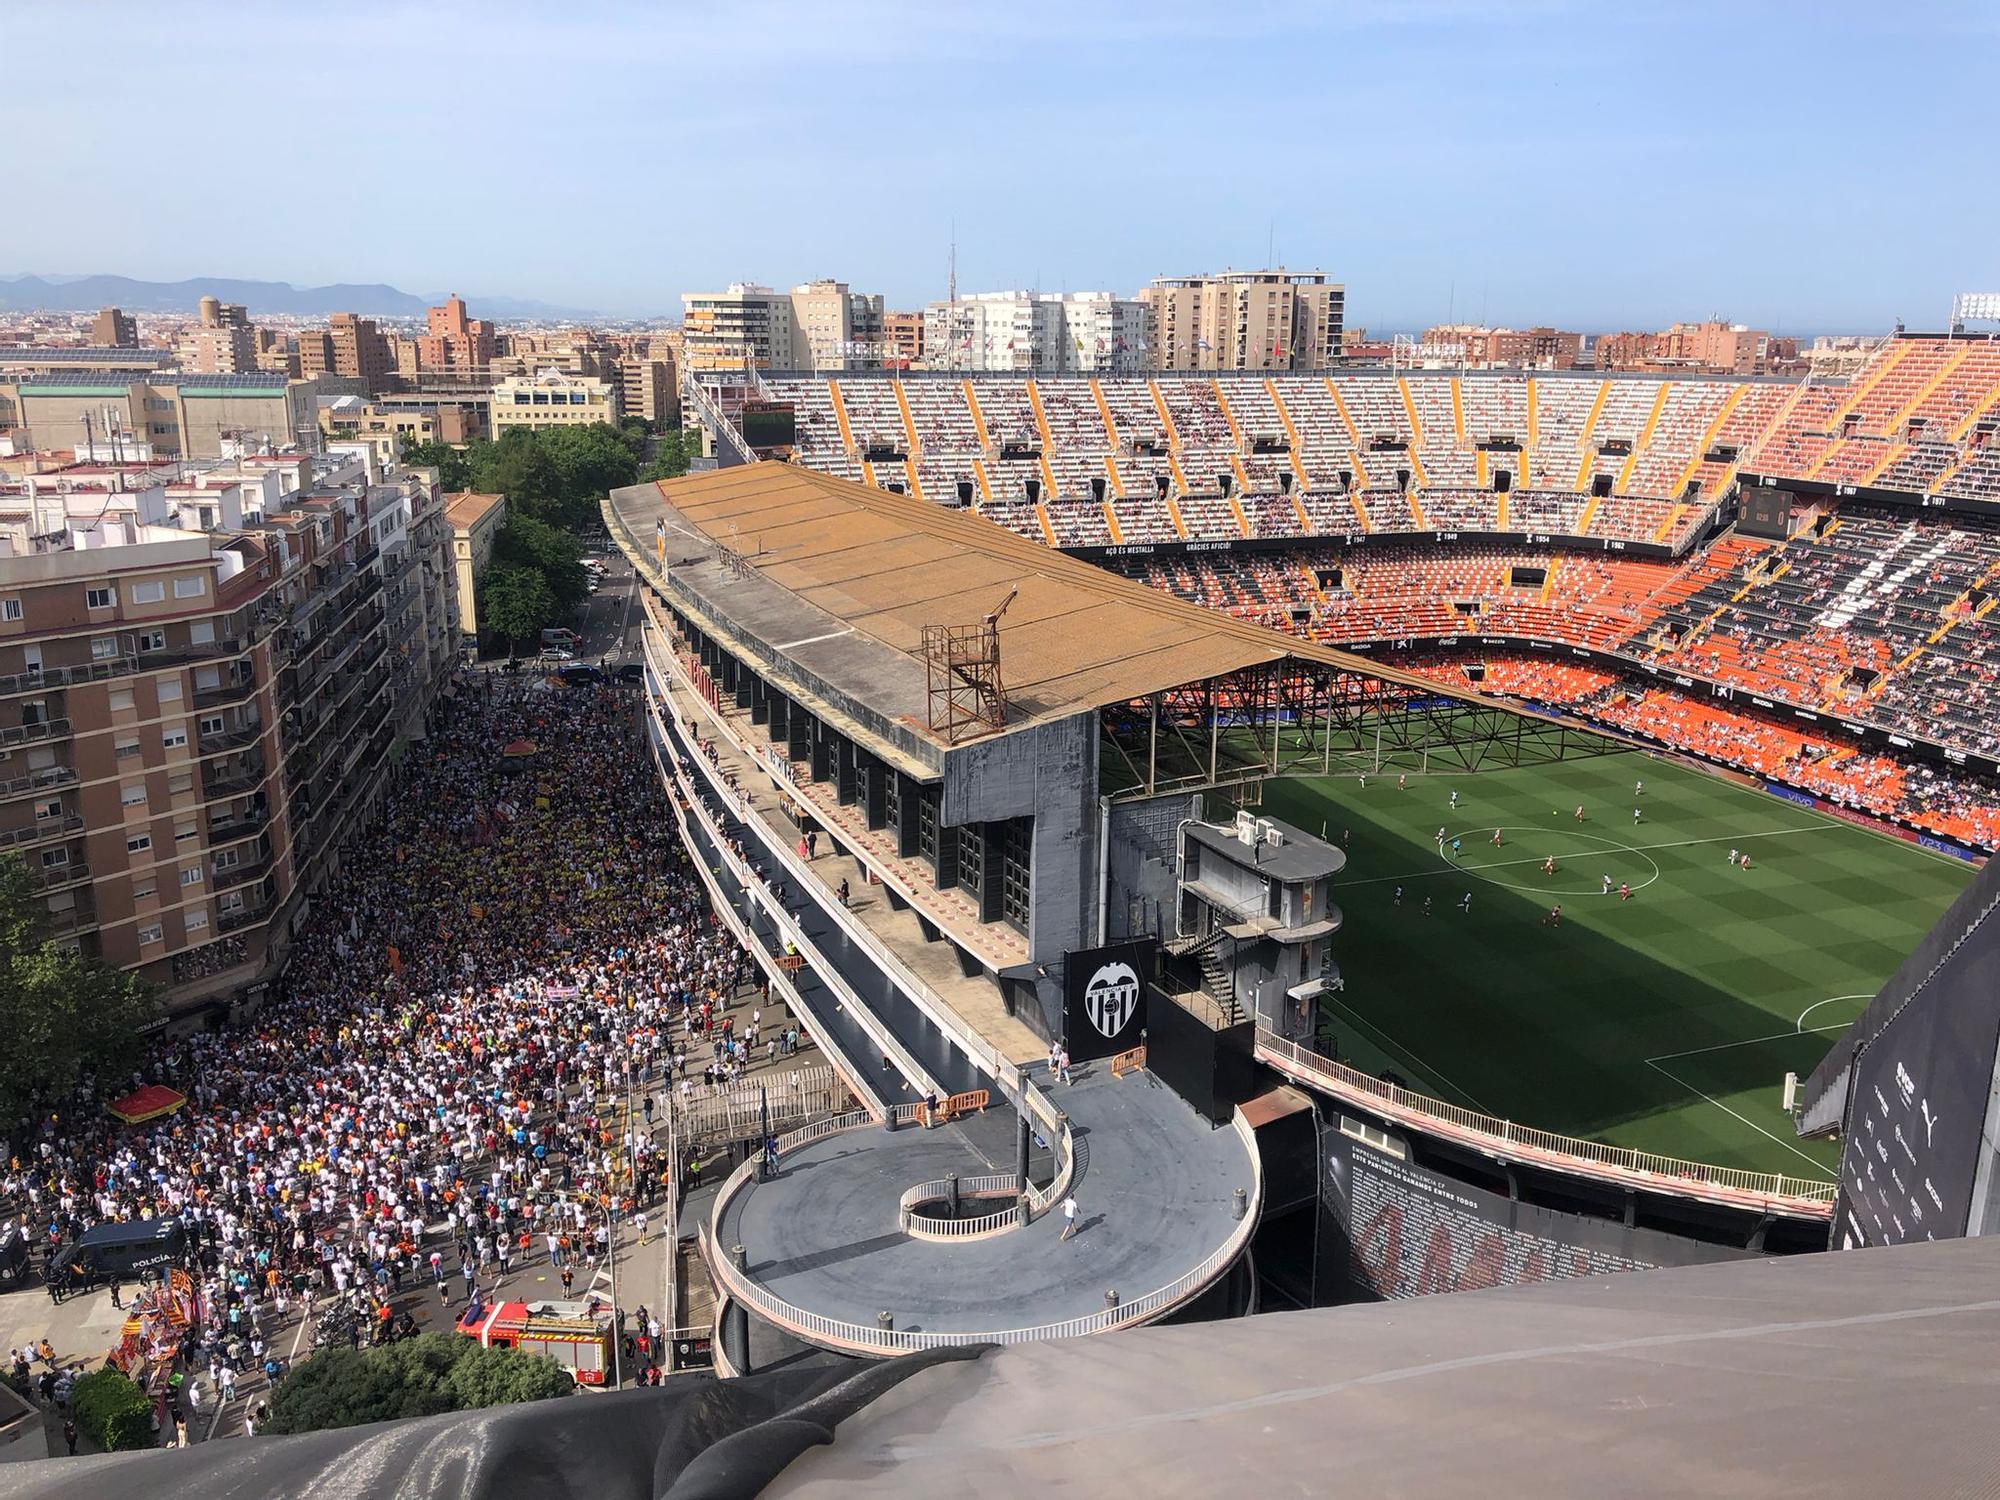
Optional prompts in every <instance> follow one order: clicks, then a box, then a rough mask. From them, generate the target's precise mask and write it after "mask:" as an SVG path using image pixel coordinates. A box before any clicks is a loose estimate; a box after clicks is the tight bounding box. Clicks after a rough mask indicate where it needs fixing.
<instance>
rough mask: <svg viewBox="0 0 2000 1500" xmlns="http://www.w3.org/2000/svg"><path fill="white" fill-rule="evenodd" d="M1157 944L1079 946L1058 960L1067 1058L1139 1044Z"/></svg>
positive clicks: (1101, 1054) (1109, 1052)
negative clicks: (1060, 966)
mask: <svg viewBox="0 0 2000 1500" xmlns="http://www.w3.org/2000/svg"><path fill="white" fill-rule="evenodd" d="M1158 946H1159V945H1158V944H1157V942H1155V940H1153V939H1151V938H1147V939H1144V940H1142V941H1139V942H1131V943H1113V944H1111V945H1110V946H1109V947H1105V948H1080V949H1078V950H1076V951H1075V952H1073V953H1071V954H1070V955H1069V956H1068V957H1067V958H1065V959H1064V960H1063V1017H1064V1021H1063V1024H1064V1028H1065V1029H1064V1034H1063V1040H1064V1042H1065V1043H1066V1044H1067V1046H1068V1047H1069V1055H1070V1060H1071V1061H1073V1062H1088V1061H1090V1060H1091V1059H1092V1058H1094V1057H1110V1056H1112V1055H1113V1054H1114V1053H1118V1052H1123V1051H1125V1050H1126V1049H1127V1048H1128V1047H1136V1046H1138V1045H1139V1041H1140V1036H1139V1033H1140V1032H1141V1031H1143V1030H1144V1029H1145V1025H1146V986H1147V985H1148V984H1150V983H1152V981H1153V974H1154V965H1155V961H1156V958H1157V952H1158Z"/></svg>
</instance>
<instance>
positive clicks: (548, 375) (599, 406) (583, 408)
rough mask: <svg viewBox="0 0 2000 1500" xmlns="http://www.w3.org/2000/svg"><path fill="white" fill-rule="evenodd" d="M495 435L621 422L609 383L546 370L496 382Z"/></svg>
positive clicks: (493, 407)
mask: <svg viewBox="0 0 2000 1500" xmlns="http://www.w3.org/2000/svg"><path fill="white" fill-rule="evenodd" d="M491 413H492V416H491V421H492V424H493V435H494V436H495V437H498V436H499V435H500V434H501V433H503V432H505V431H506V430H507V429H508V428H509V427H536V428H541V427H585V426H588V425H589V424H591V423H592V422H609V423H611V424H613V425H614V426H615V425H616V424H617V421H618V404H617V400H616V396H615V394H614V392H613V391H612V389H611V382H610V381H608V380H597V379H594V378H591V377H589V376H583V375H565V374H564V373H563V372H562V371H560V370H543V371H541V372H540V373H539V374H536V375H510V376H508V377H507V378H506V379H505V380H500V381H496V382H495V383H494V386H493V397H492V406H491Z"/></svg>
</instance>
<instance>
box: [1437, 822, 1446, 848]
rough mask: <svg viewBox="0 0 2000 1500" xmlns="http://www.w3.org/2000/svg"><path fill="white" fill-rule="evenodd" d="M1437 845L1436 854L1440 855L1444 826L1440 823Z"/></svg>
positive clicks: (1442, 846) (1442, 845)
mask: <svg viewBox="0 0 2000 1500" xmlns="http://www.w3.org/2000/svg"><path fill="white" fill-rule="evenodd" d="M1437 845H1438V853H1440V854H1442V853H1444V825H1443V824H1442V823H1440V824H1439V825H1438V831H1437Z"/></svg>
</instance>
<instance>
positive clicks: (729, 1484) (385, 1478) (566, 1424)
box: [0, 1349, 981, 1500]
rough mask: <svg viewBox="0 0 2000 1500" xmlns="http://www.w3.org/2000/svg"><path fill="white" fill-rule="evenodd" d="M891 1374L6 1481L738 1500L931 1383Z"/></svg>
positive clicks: (677, 1382)
mask: <svg viewBox="0 0 2000 1500" xmlns="http://www.w3.org/2000/svg"><path fill="white" fill-rule="evenodd" d="M980 1352H981V1351H980V1350H978V1349H971V1350H967V1349H942V1350H936V1351H933V1352H930V1353H925V1354H917V1355H911V1356H909V1357H908V1358H905V1359H900V1360H896V1361H894V1362H891V1363H886V1364H877V1365H860V1366H842V1367H840V1368H836V1369H832V1370H826V1369H817V1370H802V1371H796V1372H793V1371H774V1372H772V1373H769V1374H763V1375H753V1376H750V1377H748V1378H747V1379H743V1380H730V1381H721V1380H717V1379H715V1378H714V1377H712V1376H706V1375H687V1376H679V1377H676V1378H674V1379H672V1380H669V1381H668V1382H667V1383H666V1384H665V1385H663V1386H661V1387H660V1388H658V1389H657V1390H641V1391H619V1392H616V1393H613V1394H610V1395H605V1396H583V1395H579V1396H572V1397H567V1398H564V1399H561V1400H557V1401H540V1402H530V1403H527V1404H525V1405H520V1406H501V1407H493V1408H491V1409H489V1410H486V1411H473V1412H459V1413H454V1414H452V1415H450V1416H442V1417H422V1418H417V1419H414V1420H411V1421H406V1422H380V1423H376V1424H374V1425H371V1426H367V1427H347V1428H340V1429H336V1430H334V1431H331V1432H313V1433H307V1434H305V1435H304V1436H301V1437H260V1438H254V1439H243V1438H230V1439H227V1440H223V1441H217V1442H212V1443H202V1444H198V1445H196V1446H195V1447H192V1448H185V1449H177V1450H176V1449H170V1450H164V1451H159V1452H147V1453H116V1454H105V1455H101V1456H98V1457H94V1458H74V1459H70V1458H64V1459H49V1460H47V1461H46V1462H42V1463H20V1464H8V1465H5V1466H0V1497H5V1500H141V1497H143V1500H350V1497H351V1500H364V1497H365V1500H736V1497H740V1496H750V1495H755V1494H757V1493H758V1492H759V1491H760V1490H762V1489H763V1487H764V1486H765V1485H766V1484H767V1483H769V1482H770V1480H771V1478H772V1477H773V1476H774V1475H776V1474H777V1473H778V1472H779V1471H780V1470H782V1469H783V1468H784V1467H785V1466H786V1465H787V1464H789V1463H790V1462H791V1461H792V1460H793V1459H794V1458H795V1457H797V1456H798V1454H799V1453H800V1452H802V1451H803V1450H804V1449H806V1448H809V1447H811V1446H813V1445H814V1444H817V1443H824V1442H830V1441H831V1440H832V1439H833V1435H834V1428H835V1427H836V1425H837V1424H839V1423H840V1422H842V1421H843V1420H845V1419H846V1418H848V1417H850V1416H852V1415H853V1414H854V1413H855V1412H857V1411H859V1410H860V1409H861V1408H862V1407H864V1406H866V1405H867V1404H868V1403H869V1402H871V1401H873V1400H875V1399H876V1398H877V1397H878V1396H880V1395H882V1394H883V1393H884V1392H886V1391H888V1390H889V1389H891V1388H892V1387H894V1386H895V1385H897V1384H899V1383H900V1382H901V1381H902V1380H904V1379H905V1378H907V1377H908V1376H909V1375H912V1374H914V1373H916V1372H917V1371H919V1370H922V1369H927V1368H930V1367H932V1366H935V1365H938V1364H944V1363H950V1362H953V1361H960V1360H968V1359H977V1358H978V1357H979V1354H980Z"/></svg>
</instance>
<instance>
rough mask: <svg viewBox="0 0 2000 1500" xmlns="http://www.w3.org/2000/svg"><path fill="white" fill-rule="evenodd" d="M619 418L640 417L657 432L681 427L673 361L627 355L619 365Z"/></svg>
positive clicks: (677, 379) (676, 380)
mask: <svg viewBox="0 0 2000 1500" xmlns="http://www.w3.org/2000/svg"><path fill="white" fill-rule="evenodd" d="M617 375H618V379H617V384H618V416H619V419H620V420H621V421H622V420H623V419H624V418H626V417H638V418H641V419H642V420H644V421H647V422H651V423H652V424H653V426H654V428H655V429H656V430H662V429H665V428H668V427H678V426H679V425H680V421H681V386H680V378H679V375H678V372H677V370H676V368H675V365H674V361H673V360H671V359H650V358H644V357H640V356H636V355H627V356H626V357H625V358H624V359H621V360H619V361H618V371H617Z"/></svg>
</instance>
